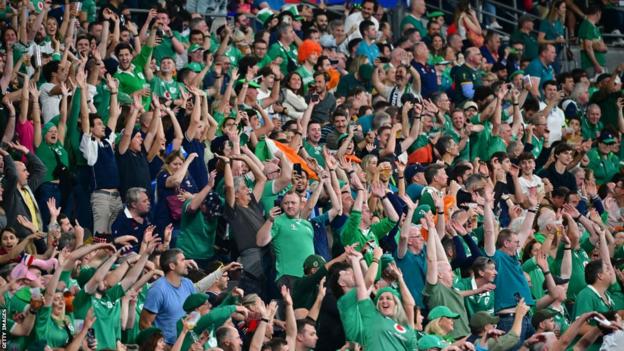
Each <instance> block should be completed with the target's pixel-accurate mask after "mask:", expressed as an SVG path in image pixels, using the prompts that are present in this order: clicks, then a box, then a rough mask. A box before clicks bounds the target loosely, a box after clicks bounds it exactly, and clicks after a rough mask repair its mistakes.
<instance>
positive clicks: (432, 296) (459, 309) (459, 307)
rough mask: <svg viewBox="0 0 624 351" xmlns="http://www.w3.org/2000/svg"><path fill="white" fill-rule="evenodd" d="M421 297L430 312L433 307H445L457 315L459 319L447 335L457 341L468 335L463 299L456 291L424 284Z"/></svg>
mask: <svg viewBox="0 0 624 351" xmlns="http://www.w3.org/2000/svg"><path fill="white" fill-rule="evenodd" d="M423 295H424V296H425V298H426V299H425V300H426V301H427V305H428V306H429V309H430V310H431V309H432V308H434V307H435V306H446V307H448V308H449V309H450V310H451V311H453V312H455V313H457V314H459V318H458V319H456V320H455V328H454V329H453V331H452V332H451V333H450V334H449V335H450V336H451V337H453V338H454V339H458V338H462V337H464V336H466V335H469V334H470V328H468V314H467V312H466V307H465V305H464V298H463V297H462V296H461V295H460V294H459V291H458V290H457V289H455V288H448V287H446V286H444V285H442V284H440V283H438V284H436V285H431V284H429V283H426V284H425V289H424V290H423Z"/></svg>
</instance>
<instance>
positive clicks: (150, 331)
mask: <svg viewBox="0 0 624 351" xmlns="http://www.w3.org/2000/svg"><path fill="white" fill-rule="evenodd" d="M156 333H160V334H162V330H160V329H159V328H156V327H149V328H147V329H143V330H141V332H140V333H139V335H137V337H136V340H135V341H136V343H137V344H139V345H143V344H144V343H146V342H147V339H149V338H150V337H151V336H152V335H154V334H156Z"/></svg>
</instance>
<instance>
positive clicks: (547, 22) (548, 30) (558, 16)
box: [537, 0, 566, 73]
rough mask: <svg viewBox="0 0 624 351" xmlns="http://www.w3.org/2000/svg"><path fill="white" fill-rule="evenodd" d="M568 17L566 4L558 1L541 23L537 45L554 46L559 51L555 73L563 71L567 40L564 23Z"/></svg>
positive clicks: (562, 0)
mask: <svg viewBox="0 0 624 351" xmlns="http://www.w3.org/2000/svg"><path fill="white" fill-rule="evenodd" d="M565 17H566V2H565V1H564V0H557V1H555V2H553V3H552V5H551V6H550V10H549V11H548V15H546V18H545V19H543V20H542V21H541V23H540V27H539V32H538V33H537V43H538V44H539V45H546V44H552V45H554V46H555V48H556V49H557V59H556V60H555V62H553V64H552V66H553V68H554V70H555V73H559V72H560V71H561V63H560V62H561V60H560V58H561V52H562V51H563V44H564V43H565V42H566V40H565V27H564V26H563V22H564V21H565Z"/></svg>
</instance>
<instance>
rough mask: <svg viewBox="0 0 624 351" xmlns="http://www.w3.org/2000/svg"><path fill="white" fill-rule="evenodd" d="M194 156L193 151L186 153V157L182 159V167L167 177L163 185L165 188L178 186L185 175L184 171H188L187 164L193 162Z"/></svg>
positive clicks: (195, 156) (195, 155)
mask: <svg viewBox="0 0 624 351" xmlns="http://www.w3.org/2000/svg"><path fill="white" fill-rule="evenodd" d="M195 158H197V154H196V153H194V152H193V153H191V154H190V155H188V156H187V157H186V160H184V163H183V164H182V167H180V168H179V169H178V170H177V171H176V172H175V173H174V174H172V175H171V176H169V177H168V178H167V181H166V182H165V186H166V187H167V188H175V187H177V186H179V185H180V183H182V180H183V179H184V176H186V173H187V172H188V168H189V165H190V164H191V162H193V160H194V159H195Z"/></svg>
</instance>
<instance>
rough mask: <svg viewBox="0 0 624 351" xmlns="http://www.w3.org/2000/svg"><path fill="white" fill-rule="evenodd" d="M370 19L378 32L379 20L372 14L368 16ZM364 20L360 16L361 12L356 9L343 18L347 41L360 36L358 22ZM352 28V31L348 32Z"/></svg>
mask: <svg viewBox="0 0 624 351" xmlns="http://www.w3.org/2000/svg"><path fill="white" fill-rule="evenodd" d="M370 20H371V21H373V23H374V24H375V29H376V30H377V31H378V32H379V21H377V19H376V18H375V17H373V16H371V18H370ZM362 21H364V17H362V12H361V11H358V12H355V13H352V14H350V15H349V17H347V19H346V20H345V25H344V30H345V33H347V35H348V36H349V37H348V39H347V42H349V41H351V40H353V39H359V38H362V34H361V33H360V23H361V22H362ZM352 30H353V33H351V34H349V33H350V32H351V31H352Z"/></svg>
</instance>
